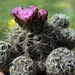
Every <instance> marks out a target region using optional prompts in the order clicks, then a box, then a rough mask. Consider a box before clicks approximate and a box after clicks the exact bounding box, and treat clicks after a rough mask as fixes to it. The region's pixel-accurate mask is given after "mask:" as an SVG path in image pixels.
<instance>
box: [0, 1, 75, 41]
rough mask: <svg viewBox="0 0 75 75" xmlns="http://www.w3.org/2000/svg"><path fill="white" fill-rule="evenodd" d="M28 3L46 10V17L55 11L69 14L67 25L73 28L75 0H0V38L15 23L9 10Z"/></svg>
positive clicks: (74, 24) (74, 22)
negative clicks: (68, 23)
mask: <svg viewBox="0 0 75 75" xmlns="http://www.w3.org/2000/svg"><path fill="white" fill-rule="evenodd" d="M29 5H37V7H38V8H39V9H40V8H44V9H46V10H47V11H48V13H49V14H48V19H50V18H51V17H52V16H53V15H55V14H56V13H62V14H66V16H69V21H70V25H69V27H70V28H72V29H75V0H0V40H2V39H4V38H5V37H4V36H5V33H7V32H6V31H7V30H8V29H9V26H11V27H12V26H13V24H14V23H15V22H14V20H13V18H12V16H11V15H10V13H11V10H12V8H13V7H15V6H23V7H28V6H29Z"/></svg>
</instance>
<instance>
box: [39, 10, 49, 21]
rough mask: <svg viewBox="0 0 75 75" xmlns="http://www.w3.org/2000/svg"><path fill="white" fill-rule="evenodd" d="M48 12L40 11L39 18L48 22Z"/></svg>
mask: <svg viewBox="0 0 75 75" xmlns="http://www.w3.org/2000/svg"><path fill="white" fill-rule="evenodd" d="M47 15H48V12H47V11H46V10H45V9H40V10H39V11H38V18H39V19H40V20H42V21H44V20H47Z"/></svg>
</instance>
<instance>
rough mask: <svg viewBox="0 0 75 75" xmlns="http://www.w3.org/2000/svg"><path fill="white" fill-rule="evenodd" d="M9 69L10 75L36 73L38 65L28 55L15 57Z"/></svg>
mask: <svg viewBox="0 0 75 75" xmlns="http://www.w3.org/2000/svg"><path fill="white" fill-rule="evenodd" d="M9 70H10V75H36V65H35V63H34V62H33V61H32V59H31V58H29V57H27V56H19V57H17V58H15V59H14V60H13V62H12V66H11V67H10V69H9Z"/></svg>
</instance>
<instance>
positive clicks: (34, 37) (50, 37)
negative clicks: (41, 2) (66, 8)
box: [0, 5, 75, 75]
mask: <svg viewBox="0 0 75 75" xmlns="http://www.w3.org/2000/svg"><path fill="white" fill-rule="evenodd" d="M11 15H12V17H13V18H14V19H15V21H16V22H17V25H15V27H14V28H13V29H12V30H11V31H10V32H9V33H8V38H7V40H6V42H4V41H0V71H3V72H4V73H7V72H6V71H8V70H9V72H10V75H72V74H73V72H74V69H75V56H74V52H72V51H70V50H69V49H73V48H74V47H75V31H73V30H71V29H69V28H68V26H69V20H68V17H67V16H66V15H64V14H56V15H54V16H53V17H52V18H51V19H50V20H48V12H47V10H45V9H38V8H37V6H36V5H30V6H29V7H28V8H26V7H21V6H17V7H14V8H13V9H12V11H11ZM9 67H10V68H9ZM8 74H9V73H8Z"/></svg>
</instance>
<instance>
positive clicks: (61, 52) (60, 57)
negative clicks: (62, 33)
mask: <svg viewBox="0 0 75 75" xmlns="http://www.w3.org/2000/svg"><path fill="white" fill-rule="evenodd" d="M45 66H46V72H47V74H48V75H52V74H53V75H66V72H67V73H72V72H73V71H74V68H75V57H74V53H73V52H71V51H70V50H69V49H67V48H64V47H60V48H57V49H55V50H53V51H52V52H51V53H50V55H49V56H48V57H47V60H46V64H45Z"/></svg>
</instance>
